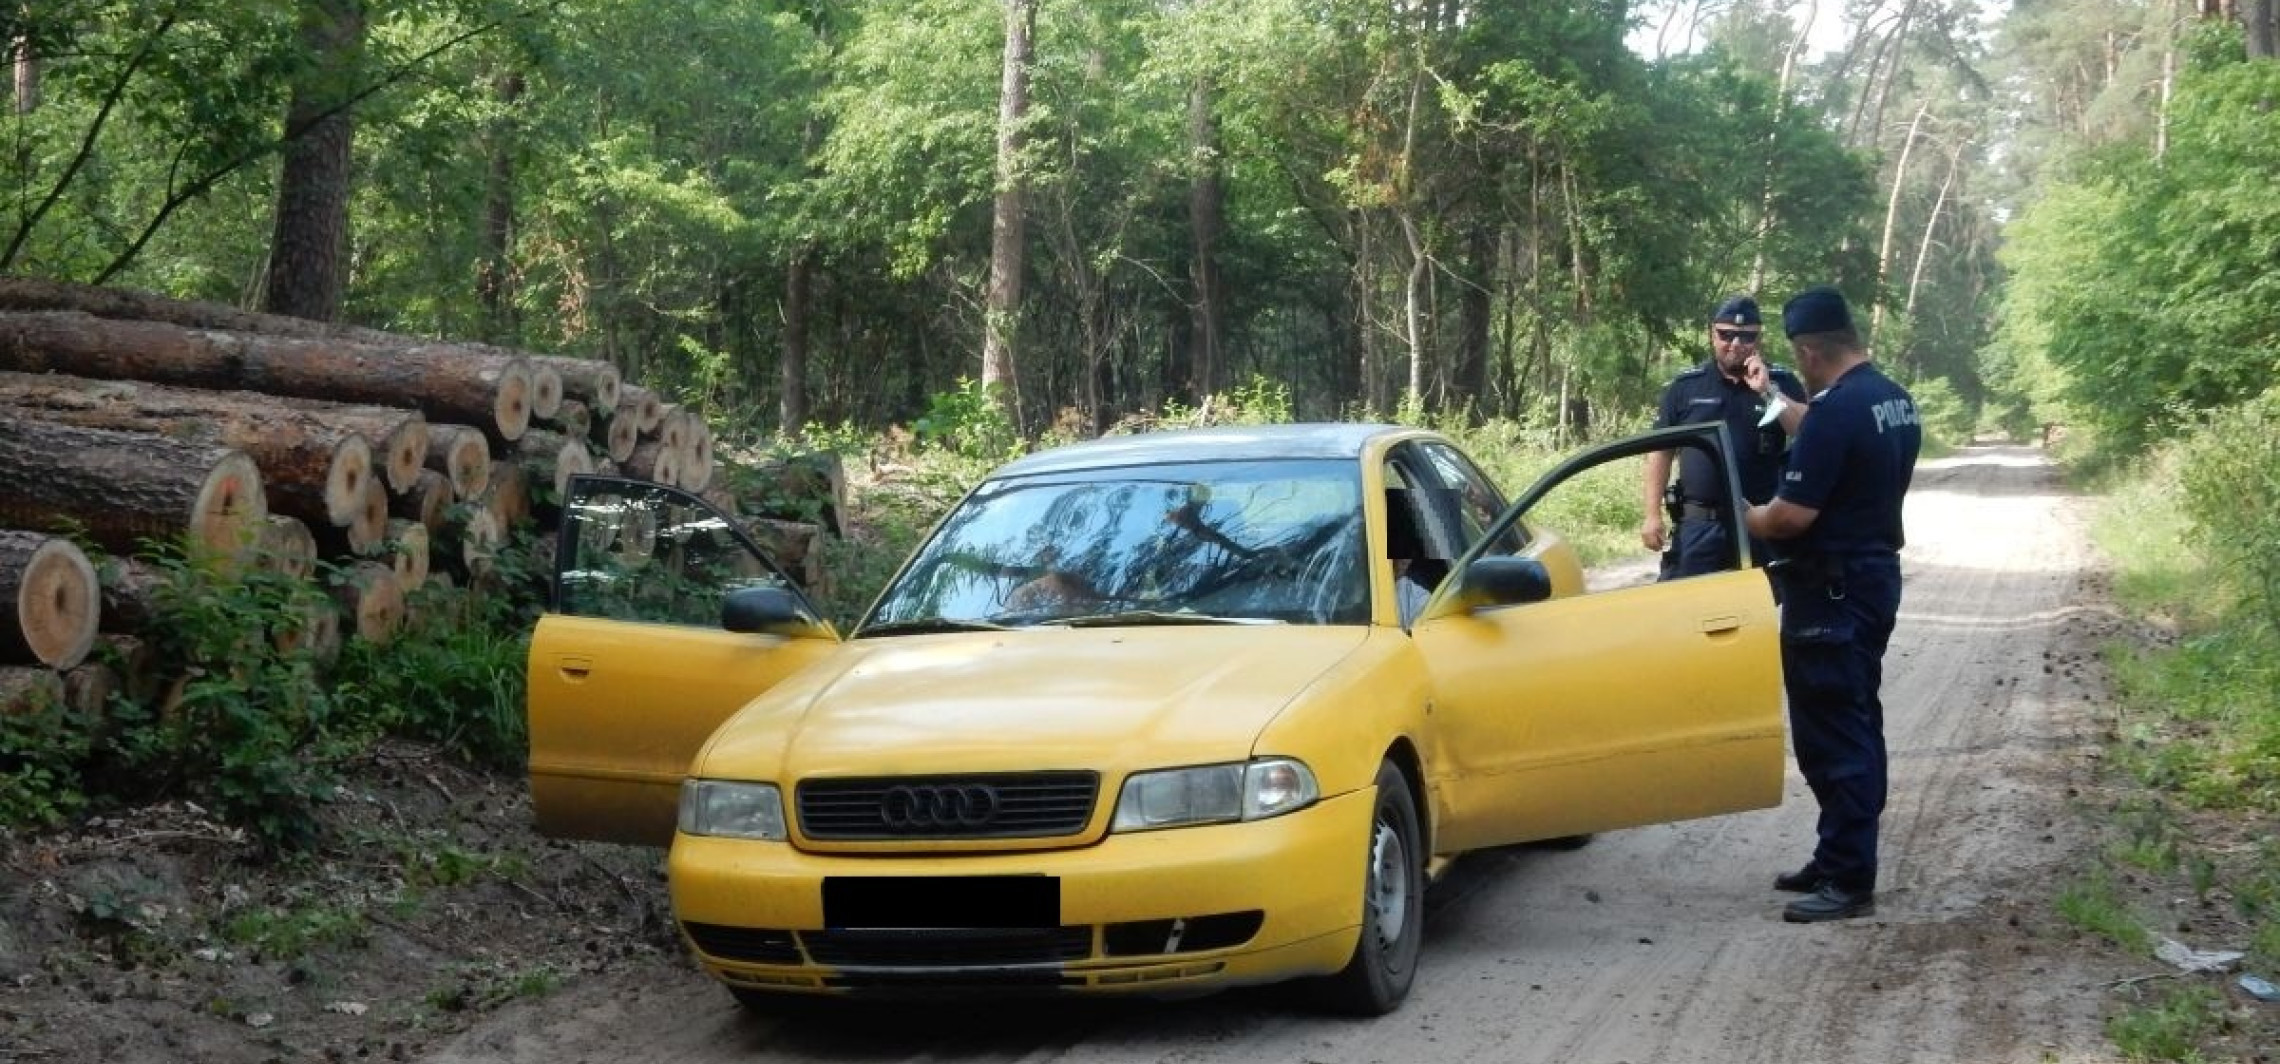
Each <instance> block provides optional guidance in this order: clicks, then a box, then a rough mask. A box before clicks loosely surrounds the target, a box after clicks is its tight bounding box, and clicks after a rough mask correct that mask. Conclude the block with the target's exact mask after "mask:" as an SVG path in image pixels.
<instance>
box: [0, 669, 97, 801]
mask: <svg viewBox="0 0 2280 1064" xmlns="http://www.w3.org/2000/svg"><path fill="white" fill-rule="evenodd" d="M95 742H96V729H95V727H94V723H93V722H92V721H89V720H87V719H86V718H85V717H84V716H82V715H81V714H80V713H78V712H77V711H76V710H74V709H72V708H71V707H69V706H67V705H64V704H63V703H62V702H61V701H57V700H49V699H39V700H37V701H35V702H34V703H33V704H31V705H29V706H24V707H19V708H17V709H15V710H13V711H11V712H0V827H9V828H50V827H55V826H57V825H59V824H61V823H63V822H64V821H65V820H66V819H68V818H69V817H71V816H72V815H73V814H75V813H77V812H78V811H79V810H80V809H81V808H82V807H83V806H85V805H86V804H87V796H86V794H85V792H84V791H83V789H82V786H83V785H82V782H81V779H80V767H81V765H82V764H84V763H85V761H86V759H87V756H88V754H89V753H91V752H92V751H93V750H94V748H95Z"/></svg>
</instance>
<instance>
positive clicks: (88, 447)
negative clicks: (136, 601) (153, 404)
mask: <svg viewBox="0 0 2280 1064" xmlns="http://www.w3.org/2000/svg"><path fill="white" fill-rule="evenodd" d="M0 469H6V470H9V471H10V476H9V478H8V483H7V485H6V486H5V490H0V526H5V527H9V528H28V529H34V530H39V531H49V532H62V531H67V530H69V531H78V532H82V533H84V534H85V535H86V536H87V537H88V538H89V539H92V540H93V541H95V542H97V543H100V544H102V545H103V546H104V547H105V548H106V549H108V550H111V551H113V552H116V553H121V554H129V553H133V552H135V551H137V550H141V549H142V548H143V546H144V544H143V541H144V540H146V539H156V540H177V539H179V540H182V541H184V542H185V543H186V544H187V545H188V546H189V547H190V549H191V550H192V551H193V553H194V554H197V555H199V556H201V557H205V558H212V559H215V560H219V561H223V562H225V563H230V562H240V561H242V560H243V559H244V558H245V557H246V556H247V555H248V554H249V553H250V551H251V548H252V545H253V542H254V537H255V535H256V533H257V532H258V530H259V528H260V525H261V521H262V519H263V518H264V517H267V516H268V514H269V509H268V506H267V505H266V504H265V503H264V502H263V499H262V480H261V471H260V469H259V468H257V467H256V466H255V465H254V462H253V459H252V458H249V457H247V456H246V453H245V452H244V451H240V450H237V449H235V448H230V447H216V446H211V445H206V444H197V443H185V442H182V441H179V440H170V439H167V438H166V437H163V436H152V435H148V434H143V433H128V432H111V431H107V430H104V429H82V428H75V427H72V426H68V425H55V424H50V423H47V422H40V421H27V420H23V419H19V418H0ZM366 483H370V481H367V482H366Z"/></svg>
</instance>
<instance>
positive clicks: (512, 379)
mask: <svg viewBox="0 0 2280 1064" xmlns="http://www.w3.org/2000/svg"><path fill="white" fill-rule="evenodd" d="M531 389H532V382H531V375H530V366H529V365H528V364H526V363H521V362H517V363H515V364H513V365H511V366H509V367H507V369H506V370H505V371H503V372H501V373H500V374H499V387H498V390H497V391H496V392H494V393H493V395H492V398H491V423H492V426H493V427H494V428H495V429H496V430H497V431H498V434H499V438H500V439H502V440H519V439H522V434H523V432H524V430H526V429H529V428H530V415H531V409H530V408H531Z"/></svg>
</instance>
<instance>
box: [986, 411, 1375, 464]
mask: <svg viewBox="0 0 2280 1064" xmlns="http://www.w3.org/2000/svg"><path fill="white" fill-rule="evenodd" d="M1391 434H1403V435H1410V434H1419V433H1418V430H1415V429H1411V428H1408V427H1406V426H1402V425H1386V424H1374V423H1347V422H1321V423H1314V424H1298V425H1223V426H1218V427H1215V428H1205V429H1176V430H1172V431H1168V432H1143V433H1136V434H1134V435H1130V436H1103V437H1101V438H1099V439H1097V440H1088V441H1085V442H1083V443H1072V444H1069V445H1067V446H1064V447H1055V448H1053V449H1052V450H1049V451H1039V452H1038V453H1036V454H1032V455H1027V456H1025V457H1022V458H1017V459H1014V460H1013V461H1011V462H1008V463H1006V464H1005V465H1003V466H1000V467H998V469H997V471H996V472H994V473H992V474H990V475H991V477H992V478H996V477H1016V476H1027V475H1030V474H1035V473H1062V472H1068V471H1070V470H1077V469H1104V468H1113V467H1116V466H1129V465H1153V464H1157V463H1164V462H1244V461H1258V460H1261V459H1273V458H1345V459H1359V458H1360V457H1361V456H1362V452H1363V451H1364V450H1365V449H1367V448H1368V446H1369V444H1370V441H1372V440H1375V439H1378V438H1379V437H1382V436H1387V435H1391Z"/></svg>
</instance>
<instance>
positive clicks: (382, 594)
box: [333, 562, 404, 644]
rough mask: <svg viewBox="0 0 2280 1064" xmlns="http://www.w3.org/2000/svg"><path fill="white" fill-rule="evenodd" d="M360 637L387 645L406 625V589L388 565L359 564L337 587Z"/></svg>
mask: <svg viewBox="0 0 2280 1064" xmlns="http://www.w3.org/2000/svg"><path fill="white" fill-rule="evenodd" d="M333 597H334V598H335V599H336V600H338V601H339V602H340V606H341V610H342V611H343V612H345V613H346V614H347V615H348V618H349V621H348V623H349V624H350V625H351V626H352V628H353V630H354V631H355V632H356V635H357V638H359V639H362V640H364V641H365V642H368V643H375V644H385V643H386V642H388V641H389V640H390V639H393V638H395V635H396V632H397V630H398V629H400V628H402V627H403V626H404V586H403V584H402V583H401V582H400V581H398V580H397V579H396V570H395V569H394V567H392V566H390V565H388V564H387V563H385V562H358V563H356V564H355V565H354V566H351V567H350V568H349V570H348V572H347V573H346V574H345V578H344V579H343V580H342V581H341V582H340V583H339V584H337V585H334V587H333Z"/></svg>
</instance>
